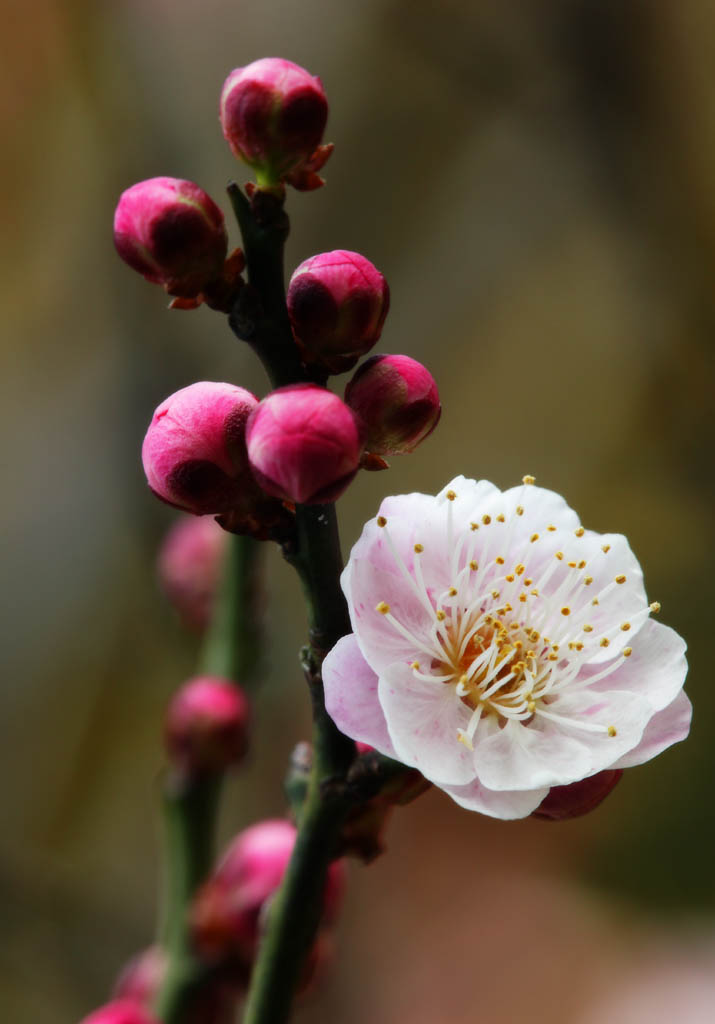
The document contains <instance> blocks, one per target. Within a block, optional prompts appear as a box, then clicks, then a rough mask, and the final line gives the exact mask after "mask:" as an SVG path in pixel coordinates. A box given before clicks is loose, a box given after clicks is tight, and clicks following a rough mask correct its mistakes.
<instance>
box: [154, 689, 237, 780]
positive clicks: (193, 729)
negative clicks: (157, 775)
mask: <svg viewBox="0 0 715 1024" xmlns="http://www.w3.org/2000/svg"><path fill="white" fill-rule="evenodd" d="M249 720H250V706H249V703H248V698H247V697H246V695H245V693H244V692H243V690H241V689H240V687H238V686H237V685H235V684H234V683H232V682H231V681H230V680H228V679H222V678H221V677H220V676H198V677H197V678H196V679H190V680H189V682H188V683H184V685H183V686H182V687H181V688H180V689H179V690H178V691H177V692H176V693H175V694H174V696H173V697H172V699H171V702H170V704H169V708H168V711H167V715H166V748H167V752H168V754H169V758H170V759H171V762H172V764H173V765H174V766H175V767H177V768H178V769H180V770H181V771H182V772H185V773H187V774H189V775H197V774H203V773H206V772H219V771H223V769H225V768H228V767H229V765H232V764H236V763H237V762H238V761H240V760H241V758H242V757H243V756H244V754H245V753H246V748H247V746H248V728H249Z"/></svg>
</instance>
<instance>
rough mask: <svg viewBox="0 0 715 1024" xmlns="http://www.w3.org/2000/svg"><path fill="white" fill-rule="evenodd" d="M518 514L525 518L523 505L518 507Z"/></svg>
mask: <svg viewBox="0 0 715 1024" xmlns="http://www.w3.org/2000/svg"><path fill="white" fill-rule="evenodd" d="M516 514H517V515H518V516H523V515H524V506H523V505H517V506H516Z"/></svg>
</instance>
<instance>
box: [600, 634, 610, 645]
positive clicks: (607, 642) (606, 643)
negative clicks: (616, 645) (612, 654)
mask: <svg viewBox="0 0 715 1024" xmlns="http://www.w3.org/2000/svg"><path fill="white" fill-rule="evenodd" d="M610 644H611V641H610V640H609V639H608V637H607V636H604V638H603V640H601V647H609V646H610Z"/></svg>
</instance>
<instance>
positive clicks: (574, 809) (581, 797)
mask: <svg viewBox="0 0 715 1024" xmlns="http://www.w3.org/2000/svg"><path fill="white" fill-rule="evenodd" d="M622 775H623V769H622V768H609V769H607V770H606V771H603V772H596V774H595V775H590V776H589V777H588V778H587V779H581V780H580V781H579V782H572V783H570V784H569V785H567V786H552V788H551V789H550V790H549V792H548V794H547V795H546V796H545V797H544V799H543V800H542V801H541V803H540V804H539V806H538V807H537V808H536V810H535V811H533V812H532V817H533V818H543V819H544V820H546V821H566V820H567V819H568V818H579V817H581V815H582V814H588V813H589V811H593V810H594V809H595V808H596V807H598V805H599V804H600V803H601V802H602V801H603V800H605V799H606V797H607V796H608V794H609V793H610V792H611V790H612V789H613V788H614V786H615V785H616V783H617V782H618V781H619V780H620V778H621V776H622Z"/></svg>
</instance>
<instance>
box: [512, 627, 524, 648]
mask: <svg viewBox="0 0 715 1024" xmlns="http://www.w3.org/2000/svg"><path fill="white" fill-rule="evenodd" d="M518 625H519V623H518V622H512V624H511V626H510V627H509V629H512V628H513V627H514V626H517V627H518ZM523 646H524V641H523V640H515V641H514V650H515V651H520V650H521V649H522V647H523Z"/></svg>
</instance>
